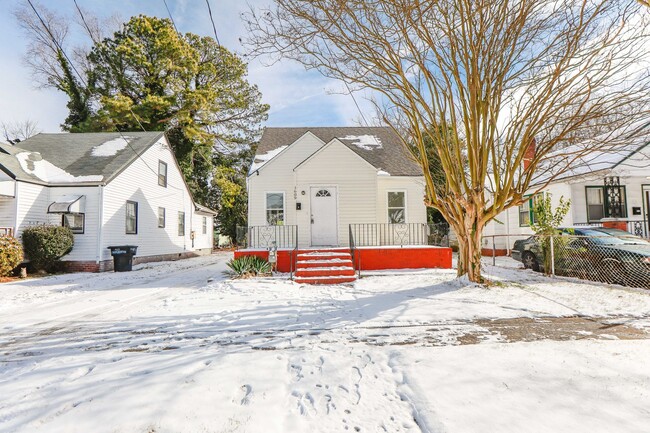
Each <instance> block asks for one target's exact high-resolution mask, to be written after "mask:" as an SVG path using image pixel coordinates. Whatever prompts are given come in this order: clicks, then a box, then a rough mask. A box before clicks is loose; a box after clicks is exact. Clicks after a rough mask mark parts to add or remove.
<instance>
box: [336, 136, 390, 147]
mask: <svg viewBox="0 0 650 433" xmlns="http://www.w3.org/2000/svg"><path fill="white" fill-rule="evenodd" d="M339 140H346V141H352V142H353V143H352V144H353V145H355V146H357V147H360V148H361V149H365V150H374V149H381V148H382V145H381V140H380V139H379V137H377V136H376V135H346V136H345V137H339ZM355 142H356V143H355Z"/></svg>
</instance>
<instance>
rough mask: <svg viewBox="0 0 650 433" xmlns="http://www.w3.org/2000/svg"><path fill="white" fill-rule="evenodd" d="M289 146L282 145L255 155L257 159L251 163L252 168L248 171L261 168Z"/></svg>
mask: <svg viewBox="0 0 650 433" xmlns="http://www.w3.org/2000/svg"><path fill="white" fill-rule="evenodd" d="M287 147H289V146H280V147H278V148H277V149H273V150H270V151H268V152H266V153H264V154H262V155H255V159H254V160H253V163H252V164H251V168H250V170H249V171H248V174H251V173H254V172H255V171H256V170H259V169H260V168H261V167H262V166H263V165H264V164H266V163H267V162H269V161H270V160H271V159H273V158H274V157H275V156H276V155H277V154H279V153H280V152H282V151H283V150H284V149H286V148H287Z"/></svg>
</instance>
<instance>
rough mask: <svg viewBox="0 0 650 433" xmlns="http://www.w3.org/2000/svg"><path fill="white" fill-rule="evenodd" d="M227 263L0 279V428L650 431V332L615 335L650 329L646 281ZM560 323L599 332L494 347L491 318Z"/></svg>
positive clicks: (217, 258) (220, 259)
mask: <svg viewBox="0 0 650 433" xmlns="http://www.w3.org/2000/svg"><path fill="white" fill-rule="evenodd" d="M230 256H231V254H217V255H213V256H209V257H200V258H196V259H189V260H182V261H177V262H171V263H170V262H166V263H165V262H164V263H153V264H146V265H140V266H137V267H135V270H134V271H133V272H130V273H104V274H67V275H60V276H53V277H48V278H41V279H31V280H26V281H21V282H18V283H10V284H2V285H0V389H2V392H0V431H2V432H48V433H49V432H66V433H67V432H88V431H93V432H111V433H116V432H143V433H144V432H147V433H154V432H155V433H166V432H169V433H171V432H306V431H315V432H345V431H349V432H428V433H433V432H436V433H437V432H450V433H453V432H463V433H465V432H487V431H489V432H521V431H526V432H546V431H548V432H551V431H552V432H557V431H571V432H609V431H616V432H645V431H647V426H648V425H650V410H648V408H649V407H650V392H648V390H649V389H650V373H649V372H648V369H647V366H646V360H647V359H648V357H650V340H647V339H634V340H618V339H617V338H618V337H617V335H619V334H617V333H616V329H617V328H616V327H617V326H619V325H620V326H631V327H633V326H636V327H637V328H638V329H639V330H640V331H639V333H640V334H643V333H644V332H645V330H646V329H648V328H647V327H648V317H650V293H649V292H647V291H641V290H634V289H625V288H619V287H608V286H606V285H602V284H597V283H584V282H579V281H577V280H569V279H560V278H556V279H549V278H545V277H543V276H541V275H539V274H536V273H533V272H531V271H524V270H517V269H514V267H515V266H513V267H512V268H510V269H507V268H502V267H499V268H495V267H491V266H489V265H487V264H486V267H485V272H486V273H487V274H489V275H490V277H491V278H492V279H494V280H496V281H499V282H500V283H499V284H497V285H495V286H492V287H490V288H489V289H487V288H484V287H482V286H478V285H474V284H471V283H468V282H467V281H465V280H463V279H461V280H458V279H456V278H455V273H454V271H448V270H427V271H421V270H420V271H415V270H413V271H407V272H400V273H399V274H390V273H387V272H383V273H377V274H378V275H372V276H371V275H368V276H365V277H364V278H362V279H361V280H359V281H358V282H357V283H356V284H354V285H353V286H307V285H298V284H295V283H292V282H290V281H286V280H284V279H281V278H266V279H258V280H235V281H231V280H227V279H225V277H224V276H223V274H222V272H223V271H224V270H225V269H226V266H225V261H226V260H227V259H229V258H230ZM564 316H566V317H568V318H571V320H575V316H579V317H582V318H583V319H580V320H590V321H591V322H593V323H592V325H593V326H592V327H591V328H590V329H591V330H592V331H593V330H594V329H599V330H601V331H602V334H601V335H600V339H596V336H595V334H594V333H593V332H591V331H590V332H587V331H584V332H583V331H580V330H578V332H577V333H576V332H574V333H573V334H570V335H569V337H566V338H563V339H562V340H561V341H555V340H549V339H544V338H542V339H539V341H534V342H510V343H504V341H512V340H509V339H507V338H505V337H504V336H503V335H500V334H499V332H498V330H496V331H495V329H492V328H490V325H489V324H490V323H491V321H492V319H499V320H501V321H502V322H500V323H501V325H500V326H504V325H503V323H505V324H506V326H510V325H509V324H511V323H514V322H515V321H517V320H524V319H525V320H528V321H530V320H534V321H539V323H546V324H548V323H549V320H550V318H552V317H559V318H560V319H559V320H562V319H561V318H562V317H564ZM522 318H524V319H522ZM508 320H512V321H513V322H508ZM567 320H568V319H567ZM503 321H505V322H503ZM536 323H537V322H536ZM518 326H519V325H518ZM523 331H524V332H525V329H524V330H523ZM468 335H469V336H473V337H472V338H471V339H468V338H465V337H467V336H468ZM476 335H478V337H476ZM621 335H622V334H621ZM643 335H645V334H643ZM635 338H637V337H635ZM638 338H645V337H638ZM470 341H472V342H476V343H479V344H469V345H466V343H467V342H470Z"/></svg>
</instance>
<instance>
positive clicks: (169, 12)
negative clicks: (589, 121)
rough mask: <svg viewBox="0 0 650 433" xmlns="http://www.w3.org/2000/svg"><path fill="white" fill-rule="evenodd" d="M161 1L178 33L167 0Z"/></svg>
mask: <svg viewBox="0 0 650 433" xmlns="http://www.w3.org/2000/svg"><path fill="white" fill-rule="evenodd" d="M75 1H76V0H75ZM163 3H165V9H167V14H168V15H169V19H170V20H172V26H174V30H176V33H178V34H179V35H180V32H179V31H178V28H176V23H175V22H174V17H172V12H171V11H170V10H169V6H167V0H163Z"/></svg>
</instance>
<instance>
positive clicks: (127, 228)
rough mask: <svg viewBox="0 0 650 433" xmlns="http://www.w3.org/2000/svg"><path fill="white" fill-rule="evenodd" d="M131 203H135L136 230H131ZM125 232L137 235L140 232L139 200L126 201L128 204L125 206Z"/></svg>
mask: <svg viewBox="0 0 650 433" xmlns="http://www.w3.org/2000/svg"><path fill="white" fill-rule="evenodd" d="M129 205H134V210H135V215H134V217H135V224H134V230H133V231H129V225H128V224H129ZM124 217H125V218H124V233H125V234H127V235H137V234H138V202H137V201H131V200H127V201H126V206H125V208H124Z"/></svg>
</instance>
